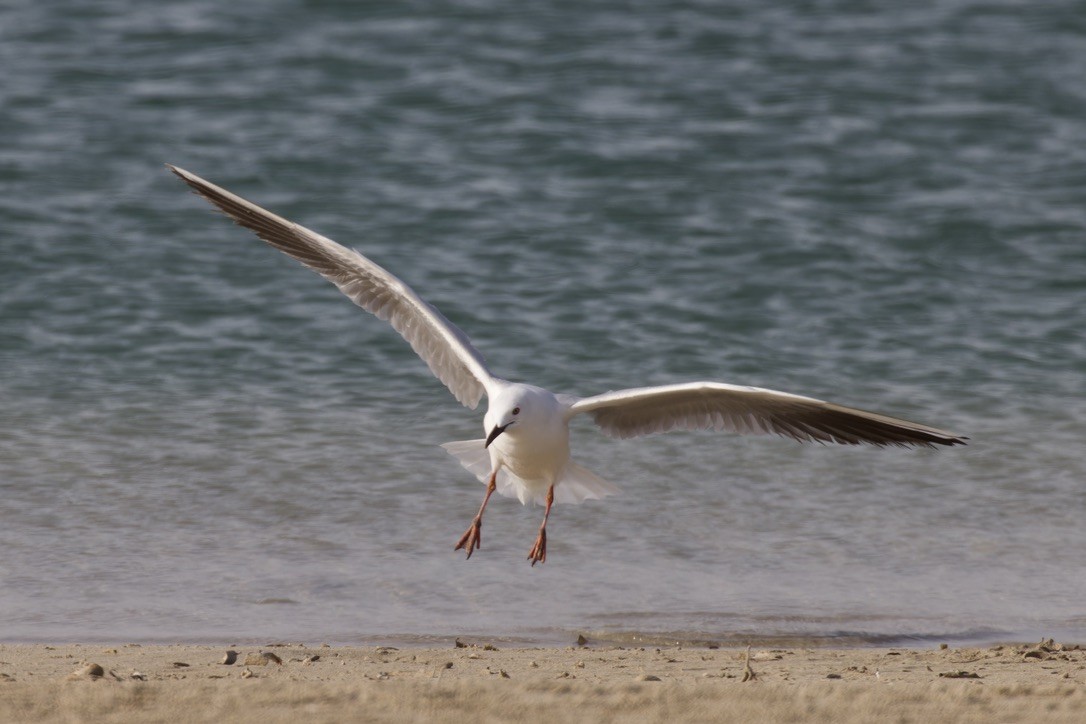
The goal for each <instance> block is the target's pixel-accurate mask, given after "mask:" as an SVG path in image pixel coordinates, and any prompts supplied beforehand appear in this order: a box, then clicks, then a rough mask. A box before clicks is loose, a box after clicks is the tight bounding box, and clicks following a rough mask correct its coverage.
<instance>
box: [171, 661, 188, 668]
mask: <svg viewBox="0 0 1086 724" xmlns="http://www.w3.org/2000/svg"><path fill="white" fill-rule="evenodd" d="M173 667H174V668H175V669H184V668H187V667H188V664H186V663H185V662H184V661H175V662H173Z"/></svg>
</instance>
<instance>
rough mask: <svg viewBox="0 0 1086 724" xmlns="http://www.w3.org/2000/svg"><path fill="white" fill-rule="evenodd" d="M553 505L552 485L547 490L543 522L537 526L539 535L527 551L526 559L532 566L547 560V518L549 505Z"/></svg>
mask: <svg viewBox="0 0 1086 724" xmlns="http://www.w3.org/2000/svg"><path fill="white" fill-rule="evenodd" d="M552 505H554V486H553V485H552V486H551V487H550V488H549V489H548V490H547V509H546V511H544V513H543V524H542V525H540V526H539V536H537V537H536V539H535V545H534V546H532V550H531V552H529V553H528V560H530V561H531V562H532V566H533V567H534V566H535V564H536V563H546V562H547V518H549V517H550V515H551V506H552Z"/></svg>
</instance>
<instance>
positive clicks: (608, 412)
mask: <svg viewBox="0 0 1086 724" xmlns="http://www.w3.org/2000/svg"><path fill="white" fill-rule="evenodd" d="M580 413H587V414H588V415H591V417H592V419H593V421H595V423H596V424H597V425H598V426H599V427H600V429H601V430H602V431H603V432H604V433H605V434H606V435H608V436H610V437H617V438H629V437H637V436H640V435H652V434H655V433H663V432H671V431H674V430H727V431H730V432H735V433H740V434H767V433H776V434H778V435H783V436H785V437H790V438H793V439H796V440H800V441H815V442H821V443H840V444H844V445H859V444H862V443H867V444H871V445H880V446H884V445H898V446H903V447H907V446H919V447H934V446H935V445H964V444H965V441H966V440H967V439H968V438H964V437H961V436H959V435H954V434H953V433H949V432H945V431H943V430H939V429H936V428H934V427H928V426H927V425H920V424H918V423H915V422H909V421H907V420H900V419H897V418H894V417H888V416H886V415H880V414H878V413H874V412H866V411H864V410H857V409H854V408H851V407H843V406H841V405H835V404H833V403H831V402H824V401H823V400H816V399H814V398H812V397H801V396H799V395H792V394H789V393H787V392H777V391H775V390H766V389H762V388H760V387H741V386H738V385H727V384H723V383H720V382H693V383H689V384H680V385H665V386H662V387H641V388H635V389H629V390H618V391H614V392H606V393H604V394H602V395H596V396H595V397H586V398H583V399H579V400H577V401H575V402H573V403H572V404H571V405H570V407H569V415H570V416H571V417H572V416H573V415H577V414H580Z"/></svg>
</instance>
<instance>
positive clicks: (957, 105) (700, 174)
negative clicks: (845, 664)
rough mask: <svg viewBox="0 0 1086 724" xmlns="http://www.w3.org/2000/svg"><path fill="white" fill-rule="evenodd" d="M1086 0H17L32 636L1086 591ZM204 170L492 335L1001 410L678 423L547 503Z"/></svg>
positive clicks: (7, 271) (674, 619)
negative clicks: (869, 421)
mask: <svg viewBox="0 0 1086 724" xmlns="http://www.w3.org/2000/svg"><path fill="white" fill-rule="evenodd" d="M1084 33H1086V21H1084V19H1083V16H1082V15H1081V13H1080V12H1078V8H1077V6H1076V5H1075V4H1073V3H1046V4H1044V5H1043V7H1042V6H1029V7H1017V6H1006V5H1004V4H999V3H984V2H981V3H964V2H934V3H924V4H922V5H919V6H917V5H915V4H913V5H910V6H909V7H907V8H903V7H901V6H900V4H896V3H889V2H876V3H867V4H862V5H856V4H852V3H836V4H829V5H820V6H818V7H812V6H809V5H807V4H777V5H775V6H774V7H766V6H765V5H764V4H762V3H755V2H749V3H732V4H728V5H727V7H726V8H721V7H717V6H716V5H713V4H703V3H697V2H689V3H670V4H667V5H666V7H661V6H660V5H659V4H656V3H634V4H632V5H631V4H618V3H593V4H591V5H590V6H586V5H584V4H581V3H563V2H538V3H532V4H531V5H530V7H528V6H521V5H518V6H510V5H508V4H505V3H489V2H478V3H468V4H463V3H424V2H418V3H390V4H387V5H382V4H376V3H365V4H358V3H346V2H344V3H337V2H316V3H296V2H286V1H283V2H277V3H264V2H261V3H256V2H238V3H234V4H232V5H230V6H229V7H223V6H221V4H216V3H211V2H198V1H195V0H192V1H189V2H176V3H171V4H170V5H169V6H168V7H160V6H152V5H147V4H141V3H135V2H131V1H130V0H116V1H114V2H101V3H96V4H94V6H93V7H89V6H88V7H85V8H82V9H74V10H64V11H61V10H60V9H58V8H54V7H51V6H49V5H48V4H41V3H32V2H20V1H18V0H16V1H15V2H9V3H7V4H5V5H4V6H3V8H0V64H2V65H3V67H4V68H6V69H7V72H6V73H5V77H4V81H3V82H2V83H0V139H4V140H3V141H0V223H2V228H3V230H4V233H3V235H2V236H0V259H2V263H0V369H2V370H3V374H2V375H0V400H2V406H3V407H2V409H3V416H2V419H3V423H2V424H0V547H2V550H3V556H0V613H2V614H3V616H2V619H3V621H4V624H5V625H4V628H3V630H0V638H2V639H5V640H43V639H78V640H85V639H103V640H104V639H125V640H137V639H138V640H160V641H162V640H171V641H172V640H204V639H220V638H221V639H238V638H245V637H254V638H261V639H263V638H282V639H296V640H316V639H318V638H319V639H322V640H336V641H344V642H352V641H361V640H372V639H381V640H401V641H424V640H428V638H429V637H444V636H452V635H457V634H460V635H470V634H479V635H482V634H485V635H489V636H496V637H508V638H510V639H515V640H525V641H546V642H552V641H553V642H562V641H567V640H569V639H570V638H572V637H575V636H576V634H577V633H582V632H584V633H588V634H590V635H592V636H594V637H596V638H603V639H606V640H612V641H616V642H633V641H649V642H652V641H667V640H679V641H702V640H716V641H735V642H741V641H744V640H748V639H755V638H760V639H766V640H772V639H774V638H775V637H779V638H789V639H795V640H809V641H826V640H829V641H838V642H864V641H869V642H879V643H888V642H908V641H927V640H971V639H972V640H980V639H996V638H1039V637H1040V636H1041V635H1054V636H1058V637H1059V636H1062V637H1065V638H1068V637H1069V638H1077V639H1079V640H1081V639H1083V638H1086V604H1084V601H1086V563H1084V558H1083V556H1082V551H1083V549H1084V544H1086V528H1084V527H1083V524H1082V521H1083V520H1084V514H1086V495H1084V492H1083V481H1084V479H1086V455H1084V453H1086V445H1084V443H1083V440H1084V439H1086V401H1084V400H1086V396H1084V392H1086V390H1084V387H1086V385H1084V380H1086V336H1084V334H1083V328H1084V324H1083V313H1082V307H1083V303H1084V301H1086V281H1084V279H1086V245H1084V244H1083V238H1084V232H1086V163H1084V161H1086V94H1084V93H1083V88H1084V86H1083V84H1082V78H1083V77H1086V45H1084V44H1083V42H1082V38H1083V34H1084ZM163 162H171V163H176V164H178V165H181V166H183V167H186V168H188V169H190V170H192V171H194V172H196V173H199V174H201V175H203V176H205V177H207V178H209V179H211V180H213V181H215V182H217V183H220V184H222V185H224V186H226V187H227V188H230V189H232V190H234V191H236V192H238V193H241V194H243V195H246V196H248V197H249V198H251V199H253V200H254V201H257V202H258V203H261V204H264V205H266V206H269V207H270V208H272V209H274V210H275V211H277V212H279V213H281V214H283V215H286V216H288V217H290V218H292V219H295V220H297V221H299V222H301V223H304V224H306V225H308V226H310V227H311V228H314V229H316V230H318V231H320V232H321V233H324V234H326V235H328V236H331V237H332V238H335V239H337V240H339V241H341V242H343V243H346V244H348V245H351V246H356V247H357V248H359V249H360V250H361V251H363V252H364V253H366V254H367V255H369V256H370V257H371V258H373V259H374V260H376V261H377V262H378V263H380V264H383V265H385V266H386V267H388V268H389V269H390V270H392V271H393V272H394V273H396V274H397V275H399V276H400V277H402V278H403V279H405V280H406V281H407V282H408V283H410V284H411V285H413V286H414V287H415V288H416V289H417V290H419V291H420V292H421V293H422V294H423V295H424V296H425V297H426V298H428V299H429V300H430V301H432V302H433V303H434V304H436V305H437V306H438V307H439V308H441V309H442V311H443V312H444V313H445V314H446V316H448V317H449V318H450V319H452V320H453V321H455V322H456V323H457V324H458V325H459V326H460V327H462V328H463V329H464V330H465V331H466V332H467V333H468V334H469V335H471V337H472V339H473V340H474V341H475V343H476V344H477V346H478V347H479V348H480V349H481V350H482V351H483V353H484V354H486V355H487V358H488V360H489V362H490V364H491V365H492V367H493V369H494V370H495V372H496V373H497V374H499V375H502V376H505V377H509V378H512V379H522V380H526V381H531V382H533V383H536V384H541V385H544V386H547V387H549V388H551V389H554V390H558V391H564V392H571V393H577V394H586V395H587V394H592V393H596V392H600V391H604V390H607V389H614V388H621V387H626V386H636V385H643V384H651V383H664V382H672V381H683V380H696V379H719V380H723V381H728V382H734V383H742V384H754V385H760V386H766V387H772V388H777V389H783V390H788V391H792V392H797V393H802V394H809V395H813V396H816V397H823V398H826V399H831V400H834V401H837V402H841V403H844V404H853V405H856V406H859V407H864V408H868V409H875V410H878V411H883V412H887V413H890V414H896V415H900V416H904V417H907V418H911V419H915V420H918V421H920V422H926V423H929V424H934V425H938V426H942V427H945V428H948V429H950V430H953V431H955V432H958V433H960V434H965V435H968V436H970V437H971V438H972V440H971V444H970V445H969V446H968V447H967V448H964V449H955V450H944V451H939V452H932V451H905V450H869V449H858V450H854V449H844V448H829V447H821V446H809V447H808V446H800V445H797V444H795V443H792V442H790V441H786V440H778V439H771V438H761V437H759V438H738V437H729V436H720V435H715V434H683V435H671V436H663V437H654V438H646V439H643V440H641V441H636V442H629V441H627V442H617V441H610V440H607V439H605V438H603V437H602V436H601V435H599V434H598V433H597V432H596V431H594V430H593V429H592V427H591V425H590V424H587V423H584V422H582V423H580V424H579V425H578V426H577V430H576V436H575V441H574V454H575V457H576V458H577V459H578V460H579V461H581V462H582V463H584V464H586V465H587V466H588V467H590V468H592V469H593V470H594V471H596V472H597V473H599V474H601V475H603V476H605V477H607V478H608V479H610V480H613V481H614V482H616V483H618V484H619V485H620V486H621V487H622V488H623V491H624V492H623V495H621V496H619V497H616V498H611V499H608V500H606V501H602V502H589V503H587V504H585V505H582V506H577V507H568V508H566V507H558V508H556V509H555V513H554V514H553V516H552V519H551V524H550V527H549V529H550V533H551V536H550V540H549V541H548V542H549V543H550V550H549V554H550V555H549V556H548V561H547V563H546V564H545V565H544V566H536V567H535V569H531V568H529V567H528V565H527V563H526V562H525V560H524V557H525V556H526V555H527V552H528V549H529V548H530V546H531V542H532V539H533V538H534V535H535V530H536V527H537V525H538V520H539V517H540V515H541V511H540V510H539V509H537V508H522V507H521V506H520V505H519V504H516V503H515V501H510V500H508V499H499V500H495V501H493V502H492V504H491V507H490V509H489V510H488V518H487V523H486V537H485V546H484V548H483V550H482V551H480V552H479V553H477V554H476V555H475V556H473V557H472V560H471V561H470V562H465V561H464V560H462V556H461V555H460V554H458V553H453V552H452V550H451V549H452V545H453V543H454V542H455V541H456V539H457V538H458V537H459V536H460V534H461V533H462V532H463V529H464V528H465V527H466V526H467V524H468V522H469V521H470V519H471V516H472V515H473V514H474V512H475V510H476V508H477V506H478V504H479V502H480V500H481V497H482V493H483V488H482V486H481V485H479V483H478V482H476V481H474V480H473V479H472V478H471V476H470V475H469V474H468V473H466V472H465V471H463V470H461V469H460V468H459V467H458V466H457V465H456V464H455V461H454V460H452V459H451V458H449V457H447V456H446V455H445V453H444V452H443V451H442V450H441V449H440V448H439V447H438V444H439V443H441V442H444V441H447V440H453V439H463V438H470V437H477V436H479V434H480V429H481V417H482V415H481V410H480V411H476V412H471V411H468V410H465V409H463V408H460V407H459V406H458V405H457V404H456V403H455V401H454V400H453V399H452V397H451V396H450V395H448V394H447V392H446V391H445V390H444V389H443V388H442V387H441V385H440V383H438V382H437V381H436V380H434V379H432V378H431V377H430V376H429V374H428V372H427V370H426V368H425V366H424V365H423V363H421V362H420V361H418V360H417V358H415V357H414V355H413V354H412V352H411V351H410V349H409V348H408V347H407V345H406V344H404V343H403V341H402V340H400V339H399V337H397V336H396V335H395V334H394V333H392V332H391V331H389V330H388V329H387V328H386V327H385V325H384V324H382V323H380V322H378V321H376V320H374V319H373V318H371V317H368V316H367V315H365V314H364V313H362V312H360V311H359V310H357V309H356V308H355V307H353V306H352V305H351V304H350V303H349V302H348V301H347V300H346V299H345V298H343V297H342V296H341V295H339V294H338V293H337V292H336V291H335V290H334V289H333V288H332V287H331V286H330V285H328V284H326V283H324V282H322V281H321V280H320V279H319V278H317V277H316V276H315V275H313V274H312V273H310V272H308V271H306V270H304V269H302V268H300V267H299V266H298V265H297V264H296V263H294V262H293V261H291V260H288V259H286V258H283V257H282V256H281V255H279V254H277V253H275V252H274V251H272V250H270V249H269V248H267V247H266V246H265V245H263V244H262V243H261V242H259V241H258V240H256V239H254V238H252V237H251V236H249V235H248V234H247V233H246V232H243V231H241V230H238V229H236V228H233V227H232V226H231V225H230V224H229V223H228V222H226V221H225V220H224V219H223V218H221V217H219V216H217V215H215V214H213V213H211V212H210V211H209V209H208V208H207V207H206V205H205V204H203V203H202V202H200V201H198V200H196V199H194V198H193V197H192V196H191V195H190V194H188V193H186V189H185V188H184V187H183V185H181V184H180V183H179V182H178V181H177V180H176V179H174V178H173V177H172V176H170V175H169V174H168V173H166V172H165V170H164V169H163V167H162V163H163Z"/></svg>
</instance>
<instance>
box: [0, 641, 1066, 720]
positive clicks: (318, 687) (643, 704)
mask: <svg viewBox="0 0 1086 724" xmlns="http://www.w3.org/2000/svg"><path fill="white" fill-rule="evenodd" d="M458 643H459V642H458ZM230 651H234V652H236V656H231V655H229V652H230ZM226 662H229V663H226ZM1084 708H1086V650H1083V649H1082V648H1080V647H1079V646H1076V645H1061V644H1059V643H1056V642H1054V641H1051V640H1049V641H1044V642H1040V643H1036V644H1020V645H1014V644H1003V645H995V646H988V647H984V648H950V647H947V648H939V647H934V648H929V649H909V648H851V649H842V648H816V649H809V648H808V649H802V648H761V649H758V648H753V649H750V650H749V651H748V650H747V649H736V648H708V647H672V648H653V647H644V648H641V647H638V648H622V647H614V646H599V647H597V646H593V645H587V646H570V647H564V648H503V647H499V646H495V645H491V644H488V643H486V642H485V641H478V642H472V643H463V644H460V645H449V646H447V647H444V648H433V647H431V648H395V647H389V646H377V647H374V646H365V647H362V646H343V647H340V646H327V645H316V646H305V645H300V644H299V645H287V644H274V645H268V646H263V647H253V646H233V647H226V646H203V645H176V646H174V645H138V644H119V645H116V646H108V645H106V646H103V645H101V644H84V645H79V644H66V645H56V646H53V645H44V644H33V645H32V644H9V645H0V720H2V721H52V720H66V721H67V720H82V721H116V722H145V721H166V720H169V721H179V720H180V721H205V720H211V719H216V720H223V721H243V722H244V721H251V722H258V721H259V722H277V721H283V722H287V721H293V720H295V719H297V718H299V717H306V718H307V719H308V720H311V721H335V720H347V719H359V718H364V719H366V720H371V721H421V720H426V721H439V722H441V721H449V722H452V721H463V720H464V718H465V717H470V718H471V719H474V720H484V721H541V720H544V719H549V720H554V719H555V718H562V719H566V720H570V721H600V720H605V719H606V720H620V721H634V720H637V721H645V720H649V721H652V720H660V721H662V720H664V719H676V718H678V719H685V720H691V719H713V720H717V721H719V720H736V721H738V720H748V721H749V720H758V721H786V720H800V719H802V720H805V721H811V720H824V721H870V720H872V719H875V718H882V717H885V716H886V715H887V713H893V714H894V715H895V717H896V718H898V719H901V720H904V721H955V722H961V721H978V722H980V721H991V720H992V716H993V712H998V713H999V719H1000V720H1005V721H1026V720H1036V719H1038V718H1043V719H1044V720H1045V721H1046V722H1063V721H1066V722H1071V721H1081V715H1082V711H1083V710H1084Z"/></svg>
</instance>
